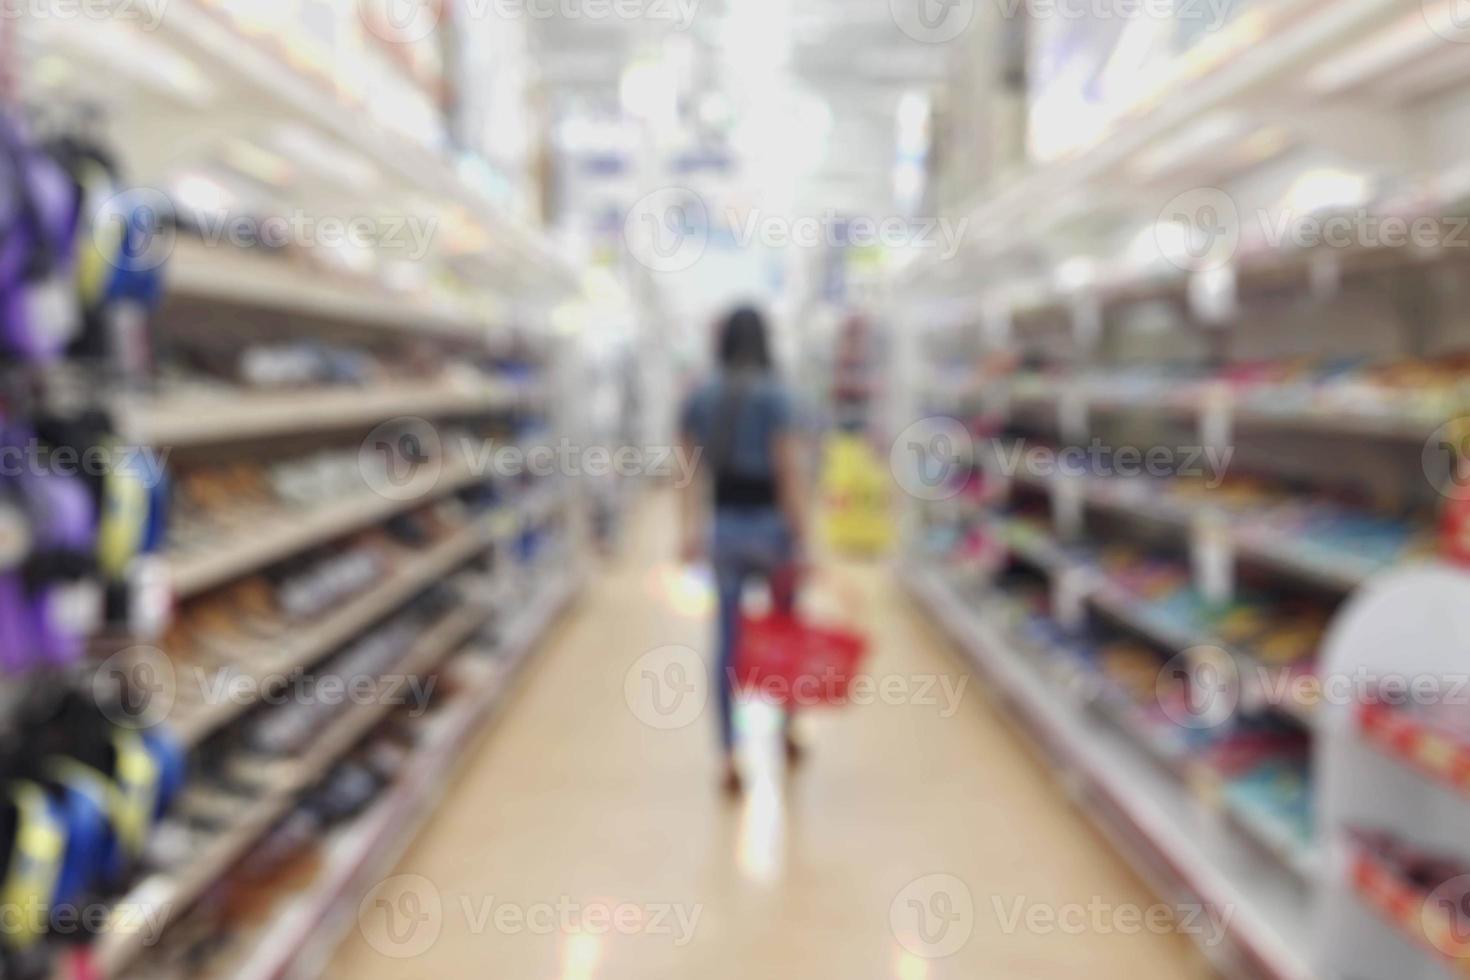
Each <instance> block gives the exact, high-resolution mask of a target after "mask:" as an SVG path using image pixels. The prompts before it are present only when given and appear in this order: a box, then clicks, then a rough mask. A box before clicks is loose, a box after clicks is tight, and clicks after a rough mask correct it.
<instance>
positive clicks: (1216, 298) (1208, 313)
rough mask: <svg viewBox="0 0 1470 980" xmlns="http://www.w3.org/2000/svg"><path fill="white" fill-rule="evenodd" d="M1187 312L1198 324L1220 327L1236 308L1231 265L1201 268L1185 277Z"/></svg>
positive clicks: (1237, 297)
mask: <svg viewBox="0 0 1470 980" xmlns="http://www.w3.org/2000/svg"><path fill="white" fill-rule="evenodd" d="M1189 311H1190V313H1192V314H1193V315H1194V318H1195V319H1196V320H1198V321H1199V322H1200V323H1203V324H1206V325H1209V326H1223V325H1224V324H1227V323H1229V322H1230V321H1231V320H1233V319H1235V317H1236V315H1237V313H1239V311H1240V291H1239V284H1238V283H1237V281H1236V273H1235V266H1234V265H1223V266H1220V267H1219V268H1218V269H1205V270H1203V271H1201V272H1196V273H1195V274H1194V275H1192V276H1190V277H1189Z"/></svg>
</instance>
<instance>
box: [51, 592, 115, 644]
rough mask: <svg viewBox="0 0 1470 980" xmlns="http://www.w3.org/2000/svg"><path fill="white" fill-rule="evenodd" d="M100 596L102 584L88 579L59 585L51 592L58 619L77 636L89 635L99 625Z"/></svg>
mask: <svg viewBox="0 0 1470 980" xmlns="http://www.w3.org/2000/svg"><path fill="white" fill-rule="evenodd" d="M102 598H103V593H102V586H100V585H99V584H98V583H96V582H93V581H91V580H90V579H81V580H79V581H76V582H68V583H66V584H65V585H59V586H57V587H56V588H55V589H54V590H53V591H52V594H51V602H52V608H53V610H54V611H55V612H56V615H57V618H58V620H59V621H60V622H62V623H65V624H66V629H67V630H68V631H69V632H71V633H73V634H75V635H78V636H90V635H92V634H93V633H96V632H97V630H98V629H99V628H100V627H101V625H102Z"/></svg>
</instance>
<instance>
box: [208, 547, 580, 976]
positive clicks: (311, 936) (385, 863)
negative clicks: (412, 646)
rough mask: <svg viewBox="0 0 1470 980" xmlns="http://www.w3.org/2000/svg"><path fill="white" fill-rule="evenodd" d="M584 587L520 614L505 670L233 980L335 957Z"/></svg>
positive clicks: (254, 948)
mask: <svg viewBox="0 0 1470 980" xmlns="http://www.w3.org/2000/svg"><path fill="white" fill-rule="evenodd" d="M580 586H581V580H580V578H579V577H578V576H577V575H575V574H569V575H567V576H566V577H565V578H564V579H562V580H560V581H558V582H557V583H556V584H554V585H551V586H548V587H547V588H546V589H545V591H543V593H542V595H541V597H540V598H539V599H538V600H537V601H536V602H535V603H534V604H533V605H532V607H531V608H530V609H529V610H527V611H526V612H525V613H523V614H522V615H521V618H520V619H519V620H518V621H517V623H516V624H514V625H513V626H512V627H511V628H510V629H509V630H508V631H507V634H506V638H505V640H504V643H503V646H502V654H501V658H500V659H501V661H502V662H503V663H504V664H505V665H506V666H505V669H503V670H500V671H497V672H496V673H494V674H493V675H492V676H491V677H489V678H488V679H487V681H486V682H485V683H484V684H483V685H482V686H481V687H479V688H478V689H476V690H472V691H470V692H468V693H466V694H465V695H463V696H462V697H461V698H460V700H459V701H458V702H457V703H456V704H455V705H453V706H452V707H450V708H448V709H446V716H445V717H444V718H443V719H442V722H441V723H440V725H439V728H438V732H437V735H436V737H434V738H432V739H430V740H428V741H426V742H425V743H424V745H423V746H422V747H421V748H420V749H419V751H418V753H417V758H416V759H415V760H414V762H412V763H410V764H409V765H408V766H407V767H406V769H407V772H408V775H407V777H405V779H404V781H403V782H401V783H400V784H399V785H398V786H397V787H396V788H395V789H394V790H392V791H391V793H390V794H389V795H388V796H387V797H386V798H385V799H383V800H382V801H381V802H379V803H378V804H377V805H376V806H375V807H374V808H373V809H372V810H371V811H369V813H368V814H366V815H365V816H363V817H362V818H361V819H360V820H359V821H358V822H357V823H356V824H355V825H354V826H353V827H352V828H351V829H349V830H348V831H347V832H346V833H344V834H343V835H342V837H341V838H340V839H339V841H338V842H337V843H336V844H335V845H334V846H332V847H331V848H330V856H329V858H328V861H327V868H326V870H325V871H324V872H323V874H322V876H321V878H320V879H319V881H318V882H317V883H316V884H315V885H313V886H312V887H311V888H309V889H308V890H307V892H306V893H305V894H303V895H301V896H299V897H297V898H295V899H293V900H291V901H290V903H289V904H288V905H287V906H285V907H283V908H281V909H279V910H278V911H277V913H276V914H275V915H274V916H273V917H272V920H271V922H270V924H269V925H267V926H266V927H265V929H264V931H263V933H262V934H261V936H260V937H259V938H258V939H257V940H256V941H254V942H253V943H252V944H251V953H250V955H249V956H248V957H247V958H246V959H245V961H244V962H241V963H238V964H235V965H234V966H233V967H232V968H231V970H230V971H229V975H230V976H231V977H232V978H234V980H279V978H282V977H284V976H286V975H287V971H288V970H289V969H291V967H292V966H293V965H295V964H299V963H302V962H306V963H311V962H313V961H314V960H313V957H314V956H319V955H324V954H328V953H330V950H331V948H334V947H335V946H336V944H337V943H338V942H339V941H340V939H341V937H342V935H343V934H344V931H345V930H344V922H343V921H342V920H343V919H344V917H345V918H346V920H347V921H348V922H350V921H352V920H351V918H350V916H351V915H354V914H355V912H356V908H357V903H358V900H359V898H360V895H361V894H362V893H364V892H366V891H368V890H369V889H371V888H372V886H373V884H374V883H375V881H374V877H375V876H376V875H378V874H381V873H383V872H384V871H386V870H387V869H388V868H391V867H392V866H393V864H394V863H396V861H397V860H398V858H399V856H401V854H402V853H403V851H404V850H406V848H407V847H408V845H409V843H410V842H411V841H412V838H413V837H414V835H415V834H416V833H417V831H418V828H419V826H420V825H421V823H422V821H423V820H424V819H425V818H426V817H427V816H428V815H429V813H430V812H431V810H432V803H433V801H434V800H435V799H436V798H437V797H438V795H439V793H440V792H441V791H442V787H443V786H444V784H445V783H446V781H447V780H448V779H449V778H450V776H451V775H452V773H453V771H454V768H455V766H456V765H457V764H458V763H460V762H461V761H463V753H464V751H465V749H466V747H467V746H468V744H469V743H470V742H471V741H472V740H473V738H474V737H475V735H476V734H477V733H479V732H481V731H482V730H483V729H484V727H485V725H486V723H487V722H488V721H489V720H490V718H491V717H492V716H493V715H494V714H495V712H496V710H497V709H498V708H499V706H500V705H501V704H502V703H503V702H504V699H505V698H506V697H507V696H508V694H509V693H510V691H511V690H512V688H513V687H514V682H515V680H516V678H517V676H518V675H519V672H520V670H521V668H522V667H523V666H524V665H525V664H526V663H527V661H528V660H529V659H530V654H531V652H532V650H533V648H534V646H535V644H536V643H537V642H538V641H539V640H540V639H541V638H542V637H543V636H544V635H545V633H546V632H547V630H548V629H549V628H550V626H551V624H552V623H553V622H554V621H555V619H556V618H557V616H558V615H559V614H560V613H561V612H562V610H563V609H564V608H565V607H566V606H567V604H568V603H570V602H571V600H572V598H573V597H574V596H575V594H576V592H577V590H578V589H579V588H580ZM334 920H335V921H334Z"/></svg>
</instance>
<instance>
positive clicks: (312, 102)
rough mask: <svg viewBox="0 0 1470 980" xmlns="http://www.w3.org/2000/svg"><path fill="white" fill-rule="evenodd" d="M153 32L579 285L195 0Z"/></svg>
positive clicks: (532, 238)
mask: <svg viewBox="0 0 1470 980" xmlns="http://www.w3.org/2000/svg"><path fill="white" fill-rule="evenodd" d="M158 32H159V34H160V35H161V36H163V37H165V38H166V39H168V40H169V41H172V42H174V43H176V44H178V45H179V46H181V47H182V48H184V49H185V50H187V51H188V52H189V53H190V54H191V55H192V56H193V57H195V58H197V59H198V61H199V62H200V63H201V64H207V65H209V66H210V68H211V70H212V71H213V72H214V73H215V75H216V76H217V77H228V78H230V79H232V80H234V81H235V82H237V83H239V84H241V85H242V86H244V87H245V88H246V89H248V91H249V92H250V93H251V95H252V97H253V98H254V99H255V100H257V103H258V104H261V105H262V109H263V106H264V104H265V103H264V102H262V101H261V100H270V101H273V102H275V103H277V104H279V105H280V106H282V107H284V108H285V109H287V110H289V111H290V112H292V113H294V114H295V115H296V116H297V117H299V118H300V119H302V120H303V121H305V122H307V123H309V124H310V125H312V126H313V127H315V128H316V129H318V130H320V131H322V132H324V133H329V134H331V135H333V136H335V137H337V138H338V139H341V140H342V141H343V142H344V143H346V144H348V145H349V146H351V147H352V148H353V149H355V150H356V151H358V152H359V153H361V154H363V155H364V156H366V157H368V158H370V159H371V160H372V161H374V162H375V163H377V164H379V165H380V166H382V167H383V168H384V169H386V170H389V171H391V172H393V173H395V174H396V175H397V177H398V178H399V179H400V180H401V181H403V182H404V183H405V184H406V185H407V186H408V187H410V188H413V189H416V190H421V191H427V192H430V193H434V194H439V195H442V196H444V197H446V198H448V199H449V200H451V201H454V202H455V203H456V204H458V205H460V206H461V207H463V208H465V209H466V210H468V211H470V212H471V213H472V214H475V215H476V216H478V217H480V218H482V219H483V220H485V221H486V222H487V223H489V224H490V226H491V228H492V229H493V230H494V233H495V234H496V235H497V237H498V238H499V240H500V241H502V242H503V243H504V245H505V246H506V247H507V248H509V249H510V250H512V251H513V253H514V254H515V255H516V257H517V258H518V259H519V260H520V261H518V262H517V263H516V268H517V269H518V270H519V271H520V272H521V273H523V274H525V275H526V276H527V277H528V278H531V279H541V280H544V281H550V282H553V283H555V284H556V285H557V286H558V287H560V288H561V289H563V290H564V291H568V292H571V291H575V290H576V289H577V288H578V285H579V284H578V282H577V279H576V275H575V273H574V272H573V271H572V269H571V267H570V266H569V265H568V264H567V263H566V262H565V261H564V260H563V259H562V258H561V257H560V256H559V255H558V254H557V253H556V251H555V250H554V249H553V248H552V246H551V244H550V243H549V241H547V239H546V238H545V237H544V236H542V235H541V234H539V233H538V232H536V231H535V230H534V229H532V228H530V227H529V226H527V225H525V224H523V223H522V222H520V221H517V220H515V219H514V218H512V217H511V216H510V215H508V214H506V213H505V212H503V211H501V210H500V209H499V208H498V207H497V206H496V205H495V204H493V203H492V202H491V201H490V200H489V199H488V198H485V197H483V196H482V195H480V194H478V193H476V192H475V191H473V190H472V189H471V188H470V187H469V186H468V185H467V184H466V183H465V182H464V181H463V180H462V179H461V178H460V176H459V175H458V174H457V173H456V172H455V170H454V168H453V166H452V165H451V164H450V163H449V161H447V160H445V159H443V158H441V157H440V156H439V155H438V154H436V153H434V152H432V151H431V150H429V149H428V148H426V147H422V146H418V145H415V144H414V142H413V141H412V140H411V139H409V138H406V137H402V136H398V135H396V134H393V133H390V132H388V131H385V130H381V129H378V128H376V127H374V126H372V125H370V124H367V123H366V122H365V115H364V114H363V113H361V112H357V111H353V109H352V107H351V106H350V105H349V104H347V103H345V102H343V101H341V100H339V99H338V98H337V97H336V96H335V95H333V94H332V93H331V92H330V91H329V90H328V88H327V87H326V86H325V85H324V84H317V83H315V82H314V81H313V80H312V79H310V78H307V77H305V76H304V75H302V74H300V73H298V72H296V71H283V70H282V68H281V63H280V60H279V57H278V56H277V55H276V53H275V52H273V51H271V50H270V49H269V48H268V47H266V46H264V45H261V44H259V43H258V42H256V41H255V40H254V39H252V38H247V37H242V36H241V35H240V34H239V33H238V32H237V31H236V30H235V29H234V28H233V27H231V26H230V25H229V24H228V23H227V22H226V21H225V20H223V19H222V18H221V17H219V16H217V15H216V14H214V13H213V12H212V11H210V10H209V9H207V8H206V7H205V6H204V5H202V4H200V3H199V2H197V0H189V2H184V3H174V4H171V5H170V7H169V9H168V12H167V14H166V15H165V16H164V17H163V18H162V19H161V22H160V24H159V29H158Z"/></svg>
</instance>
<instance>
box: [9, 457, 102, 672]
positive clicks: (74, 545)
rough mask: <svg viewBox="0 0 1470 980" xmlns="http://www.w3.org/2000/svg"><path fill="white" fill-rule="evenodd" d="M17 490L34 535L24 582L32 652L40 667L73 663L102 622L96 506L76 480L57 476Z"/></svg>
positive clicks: (32, 480)
mask: <svg viewBox="0 0 1470 980" xmlns="http://www.w3.org/2000/svg"><path fill="white" fill-rule="evenodd" d="M21 490H22V493H23V494H24V496H25V499H26V501H27V505H28V510H29V512H30V515H31V520H32V526H33V528H34V535H35V542H34V545H33V547H32V551H31V555H30V558H29V560H28V562H27V566H26V579H27V586H28V591H29V593H30V602H31V608H32V615H33V621H34V624H35V637H36V645H37V652H38V653H39V654H40V657H41V659H42V660H43V661H44V662H46V663H50V664H54V665H58V666H60V665H65V664H69V663H74V662H76V661H77V660H80V659H81V657H82V656H83V654H84V653H85V646H86V639H87V637H88V636H89V635H91V634H92V633H94V632H95V631H96V630H97V628H98V627H99V626H100V625H101V620H102V590H101V587H100V584H99V583H98V581H97V578H96V574H95V572H96V564H95V553H96V541H97V511H96V503H95V501H94V499H93V498H92V496H91V494H90V493H89V492H88V489H87V487H86V485H85V484H84V483H83V482H82V481H81V480H80V479H78V478H77V477H75V476H69V475H63V474H61V473H57V472H49V473H48V472H40V473H34V474H29V475H27V476H26V477H25V478H24V479H23V480H22V481H21Z"/></svg>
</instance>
